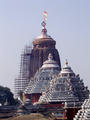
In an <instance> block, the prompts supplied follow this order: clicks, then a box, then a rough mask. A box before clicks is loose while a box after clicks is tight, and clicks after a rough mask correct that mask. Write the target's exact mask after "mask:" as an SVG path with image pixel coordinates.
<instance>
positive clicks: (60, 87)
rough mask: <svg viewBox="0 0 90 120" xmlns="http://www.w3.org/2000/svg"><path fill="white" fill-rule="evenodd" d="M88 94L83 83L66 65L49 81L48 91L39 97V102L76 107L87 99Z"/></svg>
mask: <svg viewBox="0 0 90 120" xmlns="http://www.w3.org/2000/svg"><path fill="white" fill-rule="evenodd" d="M88 93H89V91H88V90H87V88H86V87H84V84H83V81H82V80H80V77H79V76H76V75H75V73H74V72H73V71H72V70H71V67H69V66H68V64H67V63H66V64H65V66H64V67H63V68H62V70H61V72H60V73H59V75H58V76H57V77H56V78H54V79H52V80H51V82H50V86H49V88H48V90H47V91H46V92H45V94H44V95H42V96H41V97H40V99H39V102H67V106H72V105H76V106H77V105H78V104H79V105H81V103H82V102H83V101H84V99H85V98H88Z"/></svg>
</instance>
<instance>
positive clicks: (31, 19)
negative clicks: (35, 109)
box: [0, 0, 90, 91]
mask: <svg viewBox="0 0 90 120" xmlns="http://www.w3.org/2000/svg"><path fill="white" fill-rule="evenodd" d="M44 10H46V11H47V12H48V20H47V30H48V34H49V35H51V36H52V38H54V39H55V40H56V47H57V49H58V51H59V54H60V58H61V64H62V66H63V65H64V62H65V59H68V62H69V65H70V66H71V67H72V69H73V71H74V72H75V73H76V74H78V73H79V74H80V77H81V78H83V80H84V83H85V85H86V86H88V87H89V89H90V0H0V85H3V86H8V87H10V88H11V89H12V91H13V89H14V79H15V78H16V77H17V76H18V72H19V66H20V54H21V52H22V50H23V49H24V47H25V45H28V44H30V43H32V41H33V40H34V38H35V37H37V36H38V35H40V32H41V22H42V20H43V11H44Z"/></svg>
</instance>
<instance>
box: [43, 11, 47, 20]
mask: <svg viewBox="0 0 90 120" xmlns="http://www.w3.org/2000/svg"><path fill="white" fill-rule="evenodd" d="M47 15H48V14H47V12H46V11H44V12H43V16H44V20H45V21H46V20H47Z"/></svg>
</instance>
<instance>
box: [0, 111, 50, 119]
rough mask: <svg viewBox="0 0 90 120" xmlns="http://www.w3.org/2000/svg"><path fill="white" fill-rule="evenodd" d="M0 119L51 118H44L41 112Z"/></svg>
mask: <svg viewBox="0 0 90 120" xmlns="http://www.w3.org/2000/svg"><path fill="white" fill-rule="evenodd" d="M0 120H52V119H50V118H46V117H45V116H43V115H42V114H36V113H35V114H34V113H33V114H29V115H20V116H17V117H11V118H7V119H0Z"/></svg>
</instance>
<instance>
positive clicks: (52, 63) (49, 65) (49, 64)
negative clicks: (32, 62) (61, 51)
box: [41, 53, 59, 69]
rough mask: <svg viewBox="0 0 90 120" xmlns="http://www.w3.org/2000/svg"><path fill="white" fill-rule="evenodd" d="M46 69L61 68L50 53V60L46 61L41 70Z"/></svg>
mask: <svg viewBox="0 0 90 120" xmlns="http://www.w3.org/2000/svg"><path fill="white" fill-rule="evenodd" d="M44 68H59V65H58V64H57V62H56V61H54V60H53V56H52V54H51V53H49V55H48V60H46V61H45V62H44V63H43V65H42V67H41V69H44Z"/></svg>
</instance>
